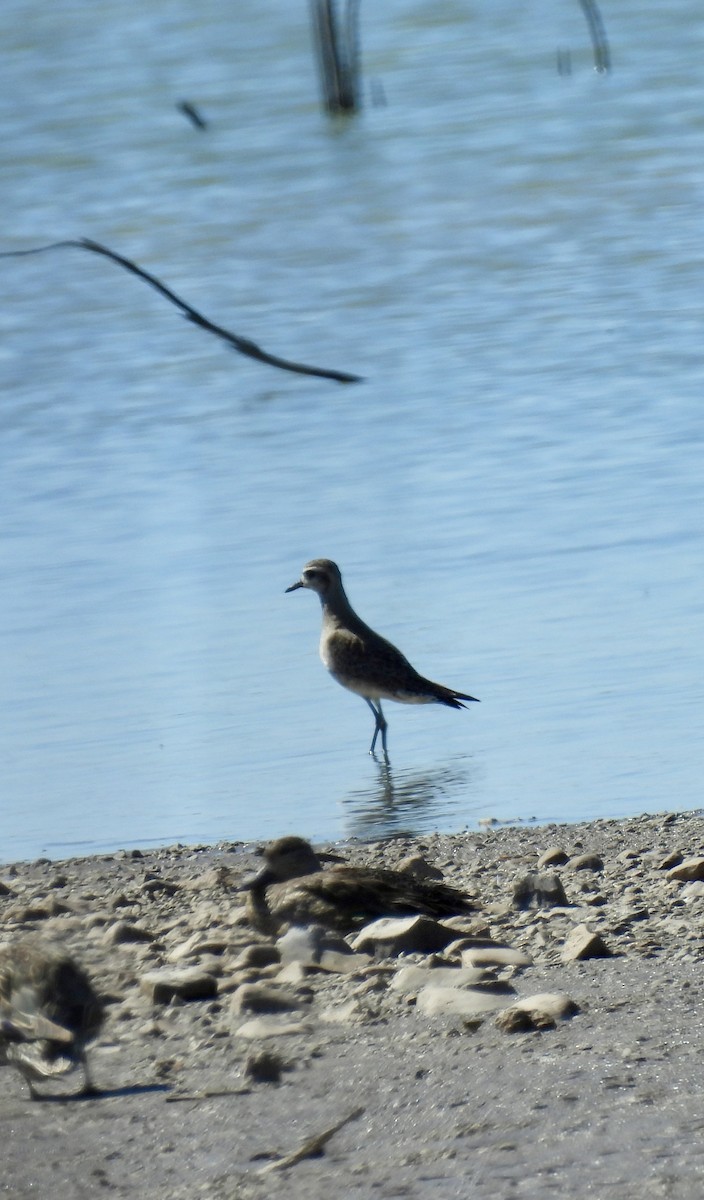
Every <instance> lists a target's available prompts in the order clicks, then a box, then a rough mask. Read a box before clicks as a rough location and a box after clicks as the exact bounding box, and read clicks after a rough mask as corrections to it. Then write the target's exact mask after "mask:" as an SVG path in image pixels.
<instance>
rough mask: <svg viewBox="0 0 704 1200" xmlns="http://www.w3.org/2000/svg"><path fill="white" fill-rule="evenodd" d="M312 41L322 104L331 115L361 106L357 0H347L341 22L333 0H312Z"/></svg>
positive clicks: (347, 111)
mask: <svg viewBox="0 0 704 1200" xmlns="http://www.w3.org/2000/svg"><path fill="white" fill-rule="evenodd" d="M311 16H312V20H313V40H314V42H315V49H316V54H317V59H318V69H319V71H320V82H321V88H322V92H323V103H324V105H325V108H326V110H327V112H329V113H331V114H333V115H339V114H340V113H352V112H356V111H357V109H358V108H359V107H360V68H359V0H346V3H345V9H344V14H343V15H342V18H341V19H340V16H339V15H338V12H337V8H336V0H311Z"/></svg>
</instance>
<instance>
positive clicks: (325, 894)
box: [243, 837, 477, 933]
mask: <svg viewBox="0 0 704 1200" xmlns="http://www.w3.org/2000/svg"><path fill="white" fill-rule="evenodd" d="M326 857H333V856H326ZM264 858H265V866H264V867H263V868H262V870H261V871H259V872H258V873H257V874H256V875H254V876H252V878H250V879H249V880H247V881H246V882H245V883H244V885H243V887H244V888H245V889H246V890H247V891H248V893H249V894H248V897H247V912H248V915H249V919H250V921H251V923H252V924H253V925H254V926H255V927H256V928H258V929H261V930H263V931H264V932H267V933H273V932H275V931H276V930H277V929H278V928H279V927H280V926H281V925H283V924H286V923H287V924H293V925H307V924H311V923H313V922H317V923H319V924H321V925H326V926H328V928H331V929H338V930H342V931H349V930H351V929H354V928H355V927H356V926H358V925H360V924H361V923H363V922H364V921H370V920H374V919H375V918H376V917H388V916H400V915H403V916H409V915H412V914H417V913H422V914H425V915H426V916H431V917H450V916H455V915H458V914H460V913H466V912H472V911H474V910H475V909H476V907H477V906H476V904H475V903H474V902H473V901H472V900H471V898H470V897H469V896H467V895H465V893H464V892H460V891H458V890H457V889H456V888H453V887H450V886H449V884H446V883H440V882H436V881H434V880H421V879H416V878H414V877H413V875H410V874H409V875H407V874H405V873H404V872H403V871H393V870H391V869H389V868H385V867H361V866H352V865H351V864H345V865H336V866H332V867H330V868H328V869H327V870H324V869H323V866H322V863H321V859H320V858H319V857H318V855H317V854H316V853H315V851H314V849H313V847H312V846H311V845H310V843H309V842H306V841H305V840H304V839H303V838H300V837H282V838H277V840H276V841H274V842H270V843H269V845H268V846H267V847H266V849H265V851H264Z"/></svg>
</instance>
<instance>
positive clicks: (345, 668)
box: [286, 558, 477, 758]
mask: <svg viewBox="0 0 704 1200" xmlns="http://www.w3.org/2000/svg"><path fill="white" fill-rule="evenodd" d="M296 588H310V590H311V591H313V592H317V593H318V595H319V597H320V603H321V604H322V606H323V629H322V633H321V635H320V657H321V659H322V660H323V664H324V666H326V667H327V669H328V671H329V672H330V674H331V675H332V677H333V679H336V680H337V682H338V683H341V684H342V686H343V687H346V688H348V689H349V691H350V692H356V694H357V695H358V696H362V698H363V699H364V700H366V702H367V704H368V705H369V707H370V708H371V710H372V712H373V713H374V721H375V725H374V736H373V738H372V744H371V746H370V747H369V753H370V754H373V753H374V747H375V746H376V739H377V738H378V736H379V734H381V745H382V749H383V751H384V757H385V758H388V753H387V749H386V730H387V722H386V719H385V717H384V714H383V712H382V709H381V701H382V700H396V701H398V702H399V703H400V704H446V705H447V706H448V708H466V707H467V706H466V704H464V703H463V701H466V700H476V699H477V698H476V696H468V695H466V694H465V693H464V692H456V691H454V689H453V688H448V687H443V685H442V684H441V683H433V682H432V681H431V680H430V679H424V678H423V676H422V675H419V674H418V672H417V671H416V670H415V668H414V667H412V666H411V664H410V663H409V661H408V659H407V658H405V657H404V655H403V654H402V653H401V651H400V650H397V649H396V647H395V646H393V645H392V644H391V642H387V640H386V638H383V637H381V636H380V635H379V634H378V633H375V632H374V630H373V629H370V628H369V626H368V625H365V624H364V621H362V620H360V618H359V617H358V616H357V614H356V612H355V611H354V609H353V608H352V605H351V604H350V602H349V600H348V599H347V596H346V595H345V589H344V588H343V586H342V575H341V574H340V568H339V567H338V566H337V564H336V563H334V562H331V561H330V559H329V558H314V559H313V560H312V561H311V562H309V563H306V565H305V567H304V568H303V571H302V573H301V578H300V579H299V580H298V581H297V582H296V583H292V584H291V587H289V588H286V591H287V592H295V590H296Z"/></svg>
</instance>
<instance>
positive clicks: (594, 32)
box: [579, 0, 611, 75]
mask: <svg viewBox="0 0 704 1200" xmlns="http://www.w3.org/2000/svg"><path fill="white" fill-rule="evenodd" d="M579 3H580V4H581V6H582V12H583V13H584V15H585V17H586V19H587V25H588V26H589V33H590V36H591V39H592V45H593V47H594V70H595V71H599V73H600V74H602V75H603V74H606V72H608V71H610V70H611V51H610V50H609V42H608V39H607V37H606V29H605V28H604V22H603V21H602V19H601V13H600V12H599V8H598V6H597V2H596V0H579Z"/></svg>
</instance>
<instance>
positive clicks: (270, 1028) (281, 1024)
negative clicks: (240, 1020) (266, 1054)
mask: <svg viewBox="0 0 704 1200" xmlns="http://www.w3.org/2000/svg"><path fill="white" fill-rule="evenodd" d="M310 1029H311V1026H310V1025H309V1024H307V1023H306V1022H305V1021H285V1020H277V1018H276V1017H253V1018H252V1020H251V1021H245V1023H244V1025H240V1026H239V1028H238V1029H235V1030H234V1033H235V1036H236V1037H243V1038H252V1039H255V1038H270V1037H291V1036H293V1035H294V1034H300V1033H309V1032H310Z"/></svg>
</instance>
